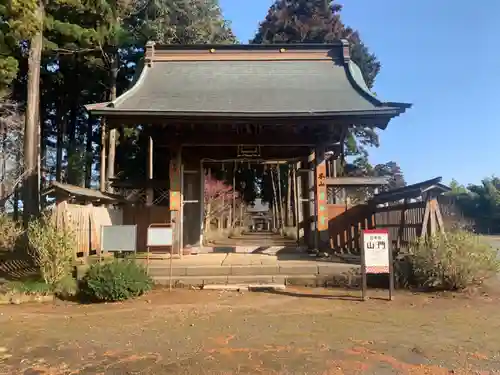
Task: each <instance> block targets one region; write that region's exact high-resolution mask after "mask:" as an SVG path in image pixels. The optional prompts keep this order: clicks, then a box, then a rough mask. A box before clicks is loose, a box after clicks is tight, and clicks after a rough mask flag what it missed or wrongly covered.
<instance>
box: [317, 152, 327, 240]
mask: <svg viewBox="0 0 500 375" xmlns="http://www.w3.org/2000/svg"><path fill="white" fill-rule="evenodd" d="M315 162H316V202H317V204H316V218H317V226H316V228H317V230H316V236H317V239H316V244H317V246H319V247H324V246H325V245H327V244H328V242H329V241H328V239H329V235H328V210H327V207H326V204H327V196H326V195H327V194H326V193H327V191H326V182H325V181H326V160H325V148H324V147H317V148H316V157H315Z"/></svg>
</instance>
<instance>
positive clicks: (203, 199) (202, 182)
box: [200, 160, 205, 248]
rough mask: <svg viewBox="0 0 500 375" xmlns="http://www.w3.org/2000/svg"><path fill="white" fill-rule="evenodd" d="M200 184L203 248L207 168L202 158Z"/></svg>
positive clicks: (201, 242)
mask: <svg viewBox="0 0 500 375" xmlns="http://www.w3.org/2000/svg"><path fill="white" fill-rule="evenodd" d="M200 186H201V188H200V248H202V247H203V234H204V232H205V169H204V168H203V161H202V160H200Z"/></svg>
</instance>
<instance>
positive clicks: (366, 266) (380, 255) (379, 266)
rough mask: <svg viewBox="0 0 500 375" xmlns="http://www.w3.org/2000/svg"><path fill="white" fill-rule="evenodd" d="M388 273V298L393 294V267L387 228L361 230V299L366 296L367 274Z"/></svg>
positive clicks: (391, 297)
mask: <svg viewBox="0 0 500 375" xmlns="http://www.w3.org/2000/svg"><path fill="white" fill-rule="evenodd" d="M368 274H388V275H389V300H392V299H393V296H394V269H393V261H392V249H391V242H390V240H389V231H388V230H387V229H365V230H363V243H362V247H361V276H362V285H361V294H362V298H363V301H366V300H367V299H368V298H369V297H368V296H367V289H368V286H367V275H368Z"/></svg>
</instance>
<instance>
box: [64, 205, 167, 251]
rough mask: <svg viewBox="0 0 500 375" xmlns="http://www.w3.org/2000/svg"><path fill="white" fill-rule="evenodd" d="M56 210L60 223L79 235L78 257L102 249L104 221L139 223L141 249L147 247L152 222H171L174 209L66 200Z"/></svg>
mask: <svg viewBox="0 0 500 375" xmlns="http://www.w3.org/2000/svg"><path fill="white" fill-rule="evenodd" d="M54 213H55V220H56V222H57V225H58V226H59V227H60V228H62V227H64V228H67V229H69V230H70V231H71V232H72V233H73V234H74V236H75V241H76V245H75V258H84V257H87V256H89V255H93V254H97V253H98V251H99V249H100V248H101V226H103V225H137V244H136V245H137V251H145V250H146V240H147V229H148V226H149V225H150V224H151V223H169V222H170V210H169V208H168V207H163V206H151V207H144V206H138V207H134V206H126V207H124V208H120V209H113V208H106V207H96V206H92V205H85V206H84V205H78V204H69V203H65V202H63V203H61V204H59V205H57V206H56V208H55V212H54Z"/></svg>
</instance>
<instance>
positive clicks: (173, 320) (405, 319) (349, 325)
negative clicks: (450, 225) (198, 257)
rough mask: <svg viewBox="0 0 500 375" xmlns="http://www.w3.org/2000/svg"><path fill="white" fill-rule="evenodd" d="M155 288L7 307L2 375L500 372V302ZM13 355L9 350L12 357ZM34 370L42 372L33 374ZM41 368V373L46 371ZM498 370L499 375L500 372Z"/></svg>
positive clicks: (477, 297)
mask: <svg viewBox="0 0 500 375" xmlns="http://www.w3.org/2000/svg"><path fill="white" fill-rule="evenodd" d="M371 295H372V296H373V297H377V298H378V299H372V300H369V301H367V302H360V301H358V300H357V296H358V295H357V294H356V293H355V292H349V293H345V292H343V291H326V290H322V289H318V290H310V289H293V290H287V292H285V293H283V294H282V295H278V294H252V293H246V294H236V293H229V292H227V293H217V292H211V293H209V292H195V291H175V292H173V293H172V294H169V293H168V292H164V291H155V292H153V293H152V294H151V295H149V296H147V297H144V298H141V299H139V300H136V301H128V302H124V303H120V304H108V305H105V304H103V305H73V304H60V305H57V306H55V305H42V306H38V305H37V306H9V307H6V308H3V309H2V310H0V313H1V315H0V325H1V326H2V338H1V339H0V347H4V348H5V349H6V352H4V353H7V354H9V355H12V356H11V357H10V358H5V359H4V360H3V362H2V360H1V359H0V374H23V373H31V374H35V373H36V374H51V375H62V374H69V373H72V374H127V373H128V374H281V375H285V374H323V375H350V374H377V375H385V374H388V375H389V374H408V375H421V374H432V375H440V374H443V375H444V374H450V373H451V371H453V373H455V374H478V373H479V374H494V373H495V372H494V370H498V369H500V357H499V352H498V348H500V337H499V336H498V334H497V332H498V329H499V328H500V315H499V314H498V302H500V298H499V296H496V295H494V296H492V295H489V296H488V295H484V294H481V295H475V296H469V297H466V296H463V295H453V294H447V295H441V296H436V295H412V294H409V293H400V294H398V295H397V296H396V300H395V301H393V302H387V301H384V300H383V299H382V298H383V297H385V294H384V293H382V292H372V293H371ZM0 354H1V353H0ZM28 370H31V372H26V371H28ZM36 371H38V372H36ZM497 373H498V372H497Z"/></svg>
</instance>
